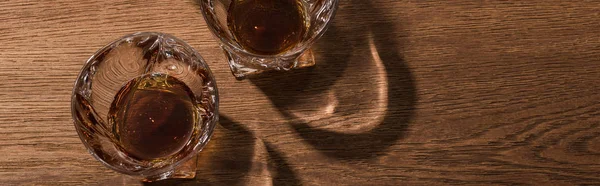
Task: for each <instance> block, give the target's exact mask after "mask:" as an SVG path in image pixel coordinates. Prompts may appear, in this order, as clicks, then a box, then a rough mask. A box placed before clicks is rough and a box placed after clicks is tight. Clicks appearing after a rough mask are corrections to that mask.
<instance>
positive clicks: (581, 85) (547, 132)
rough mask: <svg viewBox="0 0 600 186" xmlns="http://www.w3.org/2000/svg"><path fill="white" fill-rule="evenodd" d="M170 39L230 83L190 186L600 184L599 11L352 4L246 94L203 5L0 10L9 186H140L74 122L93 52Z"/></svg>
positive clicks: (580, 5) (95, 2) (4, 161)
mask: <svg viewBox="0 0 600 186" xmlns="http://www.w3.org/2000/svg"><path fill="white" fill-rule="evenodd" d="M138 31H159V32H166V33H170V34H172V35H175V36H177V37H179V38H181V39H183V40H185V41H186V42H188V43H189V44H190V45H191V46H193V47H194V48H196V49H197V50H198V51H199V52H200V53H201V54H202V55H203V57H204V58H205V59H206V61H207V62H208V63H209V65H210V67H211V68H212V71H213V73H214V74H215V76H216V78H217V82H218V86H219V93H220V98H221V107H220V116H221V122H220V124H219V126H218V128H217V130H216V132H215V135H214V138H213V140H212V141H211V142H210V144H209V146H207V148H206V149H205V151H203V152H201V153H200V155H199V156H200V157H199V159H200V160H199V163H200V168H199V170H198V176H197V179H196V180H192V181H181V180H175V181H173V180H169V181H165V182H158V183H156V184H158V185H162V184H182V185H271V184H273V185H288V184H289V185H576V184H583V185H585V184H589V185H600V137H599V136H600V127H599V125H600V94H599V93H600V1H569V2H566V1H558V0H535V1H469V0H456V1H400V0H398V1H395V0H342V1H341V3H340V7H339V11H338V13H337V16H336V18H335V21H334V22H333V24H332V27H331V28H330V29H329V30H328V32H327V33H326V34H325V36H324V37H323V38H322V39H321V40H319V41H318V42H317V44H316V45H315V46H314V52H315V55H316V60H317V66H316V67H314V68H311V69H304V70H298V71H294V72H292V73H287V74H272V75H269V76H265V77H257V78H252V79H247V80H243V81H236V80H235V78H234V77H233V76H232V75H231V74H230V71H229V69H228V66H227V64H226V61H225V57H224V55H223V53H222V51H221V49H220V48H219V46H218V44H217V42H216V41H215V40H214V38H213V37H212V35H211V34H210V33H209V30H208V29H207V27H206V24H205V22H204V20H203V18H202V16H201V14H200V13H199V8H198V6H197V5H196V3H194V2H193V1H166V0H157V1H116V0H102V1H100V0H85V1H81V0H49V1H26V0H8V1H1V2H0V79H1V81H0V185H13V184H17V185H18V184H24V185H83V184H85V185H88V184H99V185H115V184H116V185H122V184H139V183H137V182H136V181H135V180H132V179H131V178H129V177H126V176H122V175H120V174H117V173H115V172H113V171H111V170H109V169H108V168H105V167H104V166H102V165H101V164H100V163H99V162H98V161H96V160H95V159H93V157H92V156H91V155H89V154H88V153H87V151H86V149H85V148H84V146H83V145H82V144H81V142H80V140H79V138H78V137H77V134H76V132H75V130H74V127H73V124H72V120H71V115H70V105H69V104H70V95H71V89H72V86H73V81H74V80H75V77H76V76H77V73H78V72H79V70H80V68H81V66H82V64H83V62H85V61H86V59H87V58H89V57H90V55H91V54H93V53H94V52H95V51H96V50H98V49H99V48H100V47H102V46H104V45H105V44H107V43H109V42H110V41H112V40H114V39H116V38H118V37H121V36H123V35H125V34H129V33H133V32H138Z"/></svg>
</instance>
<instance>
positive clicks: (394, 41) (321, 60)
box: [250, 0, 417, 161]
mask: <svg viewBox="0 0 600 186" xmlns="http://www.w3.org/2000/svg"><path fill="white" fill-rule="evenodd" d="M381 11H382V10H380V8H378V7H376V6H375V5H374V4H373V3H372V2H370V1H364V0H352V1H342V2H340V8H339V9H338V12H337V15H336V17H335V19H334V22H333V24H332V25H331V27H330V28H329V30H328V31H327V32H326V33H325V35H324V36H323V37H322V38H321V39H320V40H319V41H318V42H317V44H316V45H315V47H314V53H315V54H316V61H317V65H316V66H315V67H311V68H306V69H298V70H293V71H289V72H284V73H279V72H273V73H267V74H264V75H259V76H255V77H251V78H250V80H251V82H252V83H253V84H255V85H256V86H258V87H259V88H260V89H261V90H262V91H263V92H264V93H265V94H266V95H267V96H268V97H269V98H270V100H271V101H272V103H273V104H274V105H275V106H276V107H277V109H278V110H279V111H280V112H281V114H282V115H283V116H285V117H287V119H288V121H289V123H290V124H291V126H292V128H293V129H294V130H295V131H296V132H298V134H299V136H300V137H301V138H302V139H303V140H305V141H306V142H308V143H309V144H310V145H311V146H312V147H314V148H315V149H317V150H319V151H320V152H322V153H323V154H325V155H326V156H329V157H333V158H336V159H338V160H347V161H353V160H368V159H372V158H374V157H378V156H380V155H382V154H385V152H386V149H387V148H388V147H390V146H392V145H394V144H395V143H397V141H398V140H400V139H402V138H403V136H404V134H405V133H406V130H407V127H408V124H409V123H410V121H411V118H412V116H413V112H414V109H415V103H416V100H417V97H416V93H415V89H416V88H415V83H414V79H413V77H412V75H411V72H410V70H409V67H408V66H406V64H405V63H404V60H403V58H402V54H400V53H398V51H401V50H399V49H401V47H402V44H401V43H400V41H402V40H403V38H405V37H403V35H402V34H404V32H403V31H402V27H401V26H400V25H397V24H396V23H395V22H393V20H389V17H388V18H386V17H385V16H380V15H382V13H381ZM375 18H377V19H375ZM398 31H399V34H397V33H398ZM352 60H353V61H354V63H349V61H352ZM362 60H364V63H361V62H360V61H362ZM357 61H358V62H357ZM364 65H372V66H364ZM363 68H364V69H379V70H380V71H372V72H370V71H369V72H364V71H363V72H361V71H360V70H361V69H363ZM348 72H353V73H348ZM373 74H376V75H375V76H373ZM363 75H364V76H365V77H364V78H367V75H370V76H368V77H369V78H373V77H377V78H374V79H372V80H367V83H365V80H364V79H363V77H362V76H363ZM377 75H379V76H377ZM354 80H355V81H354ZM369 82H370V83H369ZM361 83H363V84H364V85H365V86H364V88H360V86H357V84H360V85H362V84H361ZM336 84H337V86H336ZM373 84H377V85H381V84H384V85H387V87H383V88H382V87H379V88H377V86H374V85H373ZM346 87H351V88H356V90H350V91H349V90H347V89H346V90H344V88H346ZM374 87H375V88H374ZM331 92H334V93H331ZM335 92H342V93H339V94H335ZM341 94H345V95H341ZM348 94H350V95H348ZM328 95H329V96H330V97H332V95H333V98H329V99H325V98H324V97H327V96H328ZM375 95H387V97H384V98H383V99H384V100H381V99H382V98H381V97H377V96H375ZM385 99H387V100H385ZM369 100H380V101H383V102H384V103H385V104H382V105H386V106H385V107H386V108H384V110H385V111H384V112H382V113H381V114H380V115H379V116H380V117H375V118H380V120H379V121H378V122H380V123H377V124H375V125H374V126H372V127H371V128H369V129H367V130H364V131H359V132H356V131H352V132H346V131H345V128H344V126H348V124H357V125H360V124H361V123H360V122H358V123H357V122H356V121H357V120H356V119H355V120H352V122H351V121H350V120H351V119H352V118H360V117H361V116H362V115H363V114H365V113H363V112H362V111H356V110H352V109H348V106H346V109H343V110H342V111H337V110H336V105H352V104H353V103H352V102H354V101H356V102H360V103H368V101H369ZM314 105H331V108H330V109H329V111H328V112H330V113H321V112H320V111H319V110H318V109H314V108H313V107H314ZM356 106H357V108H360V106H364V105H359V104H357V105H356ZM306 108H309V109H306ZM311 109H312V110H311ZM307 110H308V111H307ZM325 111H327V110H325ZM331 111H333V113H331ZM299 112H300V113H302V112H305V114H298V113H299ZM306 113H308V114H306ZM311 113H312V114H311ZM319 115H323V117H318V116H319ZM313 116H317V118H316V119H314V118H313V119H311V120H308V119H306V118H310V117H313ZM324 118H325V119H324ZM360 121H364V122H367V121H371V120H367V119H362V120H360ZM336 122H337V123H338V124H336ZM339 122H347V123H346V124H341V125H340V124H339ZM330 124H333V125H335V128H331V127H329V128H323V126H326V125H330Z"/></svg>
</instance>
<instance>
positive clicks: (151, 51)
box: [71, 32, 219, 181]
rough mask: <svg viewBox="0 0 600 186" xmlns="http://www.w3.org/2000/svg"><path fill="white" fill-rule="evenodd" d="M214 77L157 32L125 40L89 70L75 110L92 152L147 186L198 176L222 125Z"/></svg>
mask: <svg viewBox="0 0 600 186" xmlns="http://www.w3.org/2000/svg"><path fill="white" fill-rule="evenodd" d="M218 105H219V98H218V92H217V85H216V82H215V79H214V77H213V75H212V73H211V71H210V69H209V67H208V65H207V64H206V63H205V61H204V60H203V59H202V57H201V56H200V54H198V52H196V51H195V50H194V49H193V48H192V47H191V46H189V45H188V44H186V43H185V42H184V41H182V40H179V39H178V38H176V37H174V36H171V35H168V34H164V33H156V32H141V33H135V34H131V35H127V36H124V37H122V38H119V39H117V40H116V41H113V42H112V43H110V44H108V45H106V46H104V47H103V48H101V49H100V50H98V51H97V52H96V53H95V54H94V55H92V56H91V57H90V58H89V59H88V60H87V62H86V63H85V64H84V66H83V68H82V70H81V72H80V74H79V76H78V77H77V80H76V81H75V86H74V88H73V94H72V100H71V112H72V117H73V120H74V124H75V128H76V130H77V133H78V134H79V137H80V139H81V141H82V142H83V144H84V145H85V147H86V148H87V149H88V151H89V152H90V153H91V154H92V155H93V157H94V158H96V159H97V160H98V161H100V162H101V163H102V164H103V165H105V166H106V167H108V168H110V169H113V170H115V171H117V172H120V173H123V174H128V175H132V176H134V177H139V178H140V179H142V181H156V180H162V179H166V178H193V177H195V174H196V155H197V153H198V152H200V151H201V150H202V148H203V147H204V146H205V145H206V144H207V143H208V141H209V139H210V137H211V135H212V133H213V129H214V127H215V124H216V122H217V120H218Z"/></svg>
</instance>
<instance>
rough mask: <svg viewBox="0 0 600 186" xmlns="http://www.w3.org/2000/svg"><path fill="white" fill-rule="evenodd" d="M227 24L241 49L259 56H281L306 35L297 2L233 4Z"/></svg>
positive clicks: (277, 0)
mask: <svg viewBox="0 0 600 186" xmlns="http://www.w3.org/2000/svg"><path fill="white" fill-rule="evenodd" d="M227 22H228V26H229V29H230V30H231V32H232V34H233V36H234V37H235V39H236V40H237V42H238V43H239V44H240V45H241V46H242V47H243V48H244V49H246V50H249V51H251V52H254V53H257V54H262V55H272V54H279V53H282V52H285V51H286V50H288V49H290V48H292V47H294V46H295V45H296V44H297V43H299V42H301V41H302V38H303V37H304V34H305V32H306V24H305V11H304V8H303V5H302V3H301V2H300V0H233V1H232V2H231V4H230V5H229V10H228V15H227Z"/></svg>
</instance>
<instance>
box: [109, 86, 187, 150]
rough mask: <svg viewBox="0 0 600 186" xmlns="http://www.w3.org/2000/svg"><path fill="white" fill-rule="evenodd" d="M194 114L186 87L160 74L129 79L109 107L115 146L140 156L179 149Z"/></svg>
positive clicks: (181, 146)
mask: <svg viewBox="0 0 600 186" xmlns="http://www.w3.org/2000/svg"><path fill="white" fill-rule="evenodd" d="M197 116H198V114H197V105H196V101H195V97H194V94H193V93H192V91H191V90H190V88H189V87H187V86H186V85H185V83H183V82H181V81H179V80H177V79H176V78H173V77H171V76H167V75H164V74H152V75H144V76H140V77H138V78H135V79H133V80H131V81H129V82H128V83H127V84H126V85H125V86H123V87H122V88H121V90H120V91H119V92H118V93H117V95H116V96H115V99H114V101H113V103H112V105H111V107H110V110H109V121H110V122H111V123H113V134H114V135H115V137H116V140H117V141H118V145H119V147H120V148H122V150H123V151H125V152H126V153H127V154H128V155H129V156H131V157H134V158H136V159H140V160H154V159H160V158H167V157H170V156H172V155H174V154H176V153H178V152H179V151H181V149H182V148H183V147H184V146H185V145H186V143H187V142H188V141H189V140H190V138H191V137H192V135H193V134H194V129H195V126H196V123H197V122H199V121H198V119H197Z"/></svg>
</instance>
